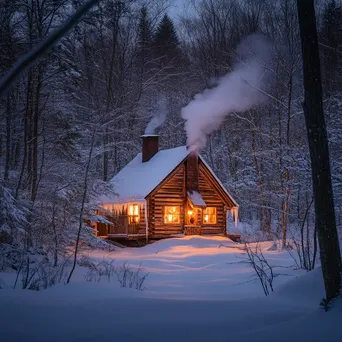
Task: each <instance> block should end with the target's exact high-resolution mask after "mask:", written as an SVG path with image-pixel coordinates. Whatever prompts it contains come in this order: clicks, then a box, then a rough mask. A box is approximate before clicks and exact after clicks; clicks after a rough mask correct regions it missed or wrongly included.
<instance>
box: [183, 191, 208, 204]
mask: <svg viewBox="0 0 342 342" xmlns="http://www.w3.org/2000/svg"><path fill="white" fill-rule="evenodd" d="M188 198H189V200H190V202H191V203H192V204H193V206H195V207H206V206H207V205H206V203H205V202H204V199H203V197H202V196H201V194H200V193H199V192H197V191H188Z"/></svg>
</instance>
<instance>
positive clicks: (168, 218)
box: [164, 206, 180, 224]
mask: <svg viewBox="0 0 342 342" xmlns="http://www.w3.org/2000/svg"><path fill="white" fill-rule="evenodd" d="M164 213H165V214H164V223H171V224H175V223H180V206H165V208H164Z"/></svg>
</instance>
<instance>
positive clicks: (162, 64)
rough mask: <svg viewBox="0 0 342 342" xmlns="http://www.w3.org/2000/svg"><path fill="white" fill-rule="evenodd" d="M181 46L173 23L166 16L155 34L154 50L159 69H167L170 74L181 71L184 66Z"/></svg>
mask: <svg viewBox="0 0 342 342" xmlns="http://www.w3.org/2000/svg"><path fill="white" fill-rule="evenodd" d="M179 45H180V44H179V39H178V35H177V32H176V29H175V26H174V24H173V21H172V20H171V19H170V18H169V17H168V15H167V14H165V15H164V17H163V19H162V20H161V21H160V23H159V24H158V26H157V29H156V32H155V34H154V39H153V50H154V56H155V58H156V60H157V61H158V67H159V68H161V69H162V68H163V69H165V68H166V69H167V70H168V73H169V74H171V73H172V72H177V71H179V68H180V67H182V65H183V64H184V60H183V58H182V53H181V49H180V47H179ZM166 69H165V70H166Z"/></svg>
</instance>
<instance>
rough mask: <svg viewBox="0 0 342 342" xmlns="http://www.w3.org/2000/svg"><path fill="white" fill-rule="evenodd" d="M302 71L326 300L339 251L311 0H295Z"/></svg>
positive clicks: (334, 286)
mask: <svg viewBox="0 0 342 342" xmlns="http://www.w3.org/2000/svg"><path fill="white" fill-rule="evenodd" d="M297 6H298V17H299V28H300V36H301V44H302V55H303V71H304V94H305V97H304V105H303V107H304V115H305V121H306V127H307V132H308V141H309V149H310V156H311V168H312V182H313V192H314V199H315V214H316V225H317V232H318V241H319V247H320V256H321V263H322V272H323V278H324V284H325V291H326V302H327V303H329V301H330V300H331V299H333V298H335V297H337V296H338V295H339V293H340V289H341V266H342V265H341V253H340V246H339V240H338V234H337V229H336V222H335V210H334V199H333V191H332V183H331V173H330V160H329V148H328V139H327V131H326V126H325V119H324V112H323V104H322V85H321V70H320V60H319V51H318V41H317V29H316V15H315V8H314V2H313V0H297Z"/></svg>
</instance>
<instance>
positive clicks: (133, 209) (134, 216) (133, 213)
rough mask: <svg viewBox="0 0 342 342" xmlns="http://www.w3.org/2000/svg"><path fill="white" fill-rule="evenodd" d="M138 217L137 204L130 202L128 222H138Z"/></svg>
mask: <svg viewBox="0 0 342 342" xmlns="http://www.w3.org/2000/svg"><path fill="white" fill-rule="evenodd" d="M139 220H140V217H139V204H130V205H129V206H128V221H129V223H138V222H139Z"/></svg>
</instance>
